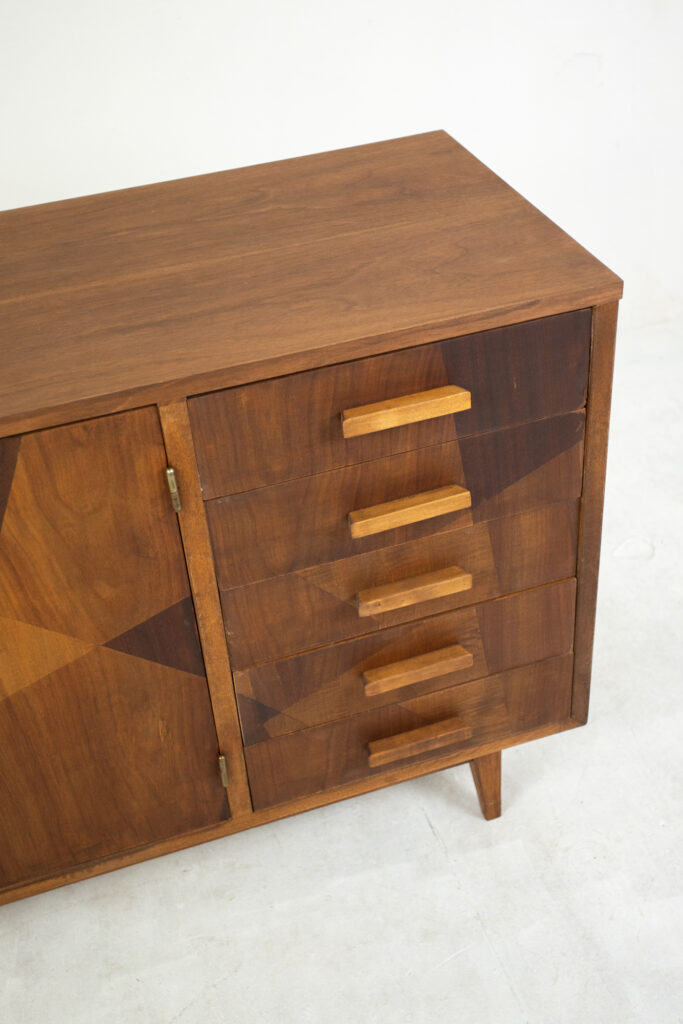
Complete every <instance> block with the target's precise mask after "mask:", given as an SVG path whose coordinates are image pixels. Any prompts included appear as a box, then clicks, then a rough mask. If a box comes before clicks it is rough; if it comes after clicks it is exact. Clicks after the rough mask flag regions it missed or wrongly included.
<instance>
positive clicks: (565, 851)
mask: <svg viewBox="0 0 683 1024" xmlns="http://www.w3.org/2000/svg"><path fill="white" fill-rule="evenodd" d="M682 383H683V337H681V336H680V333H679V336H678V337H677V336H676V334H675V332H674V330H673V328H666V327H659V328H652V329H647V330H639V331H627V330H621V331H620V336H619V351H618V363H617V371H616V381H615V398H614V407H613V432H612V439H611V447H610V460H609V471H608V487H607V504H606V520H605V533H604V540H603V562H602V577H601V589H600V599H599V616H598V624H597V638H596V650H595V662H594V679H593V698H592V713H591V720H590V723H589V726H588V727H587V728H585V729H578V730H575V731H573V732H571V733H565V734H563V735H561V736H557V737H553V738H550V739H546V740H543V741H540V742H538V743H535V744H531V745H529V746H527V747H521V748H518V749H515V750H511V751H509V752H507V753H505V754H504V755H503V772H504V780H503V781H504V792H503V799H504V813H503V817H502V818H501V819H500V820H498V821H495V822H490V823H486V822H484V821H483V819H482V818H481V817H480V815H479V811H478V808H477V806H476V798H475V795H474V788H473V785H472V782H471V779H470V775H469V770H468V769H467V767H459V768H456V769H452V770H450V771H447V772H444V773H441V774H440V775H435V776H432V777H429V778H425V779H422V780H420V781H416V782H410V783H405V784H403V785H401V786H398V787H394V788H393V789H390V790H386V791H383V792H380V793H374V794H371V795H369V796H364V797H360V798H357V799H355V800H352V801H348V802H346V803H343V804H340V805H337V806H334V807H330V808H327V809H323V810H320V811H315V812H312V813H309V814H305V815H301V816H299V817H297V818H294V819H290V820H288V821H283V822H279V823H277V824H274V825H270V826H268V827H266V828H262V829H259V830H255V831H253V832H248V833H243V834H242V835H239V836H234V837H231V838H228V839H225V840H220V841H217V842H214V843H212V844H209V845H206V846H203V847H198V848H196V849H192V850H187V851H184V852H182V853H179V854H176V855H174V856H171V857H166V858H162V859H160V860H156V861H151V862H149V863H146V864H141V865H138V866H136V867H133V868H128V869H126V870H123V871H119V872H115V873H113V874H110V875H105V876H104V877H102V878H96V879H92V880H90V881H87V882H82V883H80V884H78V885H75V886H71V887H68V888H66V889H61V890H58V891H56V892H52V893H48V894H46V895H43V896H38V897H34V898H33V899H30V900H26V901H24V902H22V903H17V904H13V905H11V906H9V907H5V908H3V909H0V1020H2V1022H3V1024H33V1022H36V1024H100V1022H102V1024H137V1022H141V1024H142V1022H144V1024H225V1022H230V1024H232V1022H235V1024H242V1022H245V1024H246V1022H248V1024H260V1022H264V1024H271V1022H273V1024H280V1022H282V1024H289V1022H293V1024H299V1022H302V1024H304V1022H309V1021H310V1022H315V1024H334V1022H337V1021H338V1022H343V1024H423V1022H424V1024H432V1022H448V1024H450V1022H456V1021H457V1022H464V1024H479V1022H482V1024H488V1022H489V1021H490V1022H495V1024H508V1022H510V1024H517V1022H519V1024H563V1022H570V1024H574V1022H581V1024H584V1022H586V1024H612V1022H614V1024H628V1022H632V1021H638V1022H640V1021H643V1022H647V1024H675V1022H678V1024H680V1022H682V1021H683V888H682V886H681V864H682V860H683V854H682V851H683V813H682V812H683V769H682V756H681V749H682V747H683V743H682V740H681V737H682V736H683V700H682V694H683V671H682V670H681V642H682V641H683V582H682V579H681V566H682V559H681V553H682V552H681V547H682V544H681V534H682V533H683V472H682V469H683V416H682V414H681V412H682V404H681V390H682V389H681V384H682Z"/></svg>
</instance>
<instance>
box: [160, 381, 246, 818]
mask: <svg viewBox="0 0 683 1024" xmlns="http://www.w3.org/2000/svg"><path fill="white" fill-rule="evenodd" d="M159 418H160V420H161V429H162V432H163V435H164V444H165V446H166V455H167V457H168V463H169V466H173V468H174V469H175V472H176V477H177V480H178V486H179V491H180V500H181V504H182V510H181V511H180V512H179V513H178V520H179V524H180V533H181V536H182V540H183V547H184V550H185V559H186V562H187V571H188V575H189V577H190V587H191V590H192V597H193V600H194V606H195V614H196V616H197V625H198V627H199V636H200V639H201V644H202V651H203V654H204V666H205V668H206V678H207V681H208V684H209V693H210V695H211V703H212V706H213V713H214V717H215V720H216V733H217V735H218V742H219V744H220V749H221V753H222V754H223V755H224V757H225V760H226V766H227V769H228V778H229V786H228V799H229V802H230V811H231V815H232V817H233V818H240V817H244V816H245V815H249V814H251V813H252V805H251V795H250V793H249V783H248V781H247V773H246V766H245V763H244V756H243V753H242V733H241V729H240V724H239V715H238V711H237V703H236V700H235V691H234V689H233V684H232V672H231V670H230V657H229V654H228V646H227V642H226V639H225V628H224V625H223V616H222V613H221V603H220V597H219V594H218V585H217V583H216V576H215V573H214V568H213V556H212V552H211V539H210V537H209V528H208V525H207V522H206V515H205V513H204V500H203V498H202V491H201V485H200V482H199V473H198V470H197V463H196V459H195V452H194V444H193V441H192V433H191V431H190V420H189V416H188V412H187V403H186V402H185V401H181V402H172V403H170V404H168V405H160V406H159ZM216 771H218V765H217V766H216Z"/></svg>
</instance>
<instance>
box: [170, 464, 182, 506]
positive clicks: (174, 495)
mask: <svg viewBox="0 0 683 1024" xmlns="http://www.w3.org/2000/svg"><path fill="white" fill-rule="evenodd" d="M166 483H167V484H168V490H169V494H170V495H171V507H172V509H173V511H174V512H181V511H182V507H183V506H182V505H181V504H180V491H179V490H178V481H177V480H176V475H175V469H174V468H173V466H169V467H168V468H167V470H166Z"/></svg>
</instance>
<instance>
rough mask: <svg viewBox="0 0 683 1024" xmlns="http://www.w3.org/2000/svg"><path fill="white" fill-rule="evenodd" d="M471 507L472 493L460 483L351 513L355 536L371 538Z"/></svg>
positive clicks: (352, 532)
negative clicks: (371, 536) (460, 485)
mask: <svg viewBox="0 0 683 1024" xmlns="http://www.w3.org/2000/svg"><path fill="white" fill-rule="evenodd" d="M471 504H472V495H471V494H470V492H469V491H468V490H466V489H465V488H464V487H459V486H458V485H457V484H451V485H450V486H449V487H438V488H437V489H436V490H435V491H423V492H422V493H421V494H411V495H409V496H408V497H407V498H398V499H397V500H396V501H385V502H383V503H382V504H381V505H371V506H370V507H369V508H360V509H357V510H356V511H355V512H349V527H350V529H351V536H352V537H369V536H370V534H372V533H382V532H383V531H384V530H394V529H396V527H398V526H408V525H409V524H410V523H420V522H422V520H423V519H434V518H435V516H445V515H446V514H447V513H448V512H457V511H458V510H459V509H461V508H469V507H470V505H471Z"/></svg>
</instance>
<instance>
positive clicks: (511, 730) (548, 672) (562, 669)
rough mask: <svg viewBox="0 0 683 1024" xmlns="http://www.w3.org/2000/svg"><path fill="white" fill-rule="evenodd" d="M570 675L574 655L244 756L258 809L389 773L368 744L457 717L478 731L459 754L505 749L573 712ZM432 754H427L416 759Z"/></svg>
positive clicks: (458, 745) (274, 742)
mask: <svg viewBox="0 0 683 1024" xmlns="http://www.w3.org/2000/svg"><path fill="white" fill-rule="evenodd" d="M571 671H572V669H571V657H568V658H561V659H556V660H553V661H545V662H541V663H536V664H534V665H525V666H524V667H523V668H518V669H515V670H513V671H509V672H504V673H501V674H497V675H493V676H489V677H488V678H486V679H479V680H477V681H475V682H471V683H465V684H463V685H461V686H454V687H450V688H448V689H443V690H439V691H437V692H435V693H430V694H427V695H425V696H422V697H417V698H413V699H409V700H404V701H402V702H401V703H400V704H389V705H386V706H385V707H381V708H376V709H375V710H373V711H368V712H366V713H365V714H361V715H357V716H355V717H353V718H346V719H343V720H342V721H338V722H335V723H333V724H331V725H325V726H320V727H319V728H316V729H306V730H303V731H299V732H295V733H291V734H289V735H284V736H279V737H278V738H276V739H269V740H264V741H263V742H262V743H257V744H256V745H255V746H251V747H248V748H247V750H246V757H247V769H248V772H249V781H250V783H251V787H252V795H253V798H254V807H255V808H256V809H262V808H265V807H272V806H275V805H277V804H282V803H286V802H287V801H290V800H294V799H298V798H300V797H303V796H307V795H311V794H313V793H317V792H325V791H329V790H333V789H335V788H336V787H338V786H343V785H347V784H349V783H351V782H357V781H359V780H361V779H364V778H367V777H368V776H369V775H373V776H374V775H375V774H381V773H382V772H383V771H384V770H385V769H383V768H374V769H373V768H370V766H369V765H368V744H370V743H373V742H374V743H376V742H377V741H379V740H382V739H384V738H386V737H390V736H394V735H395V734H396V733H398V732H402V731H408V730H410V729H412V728H421V727H423V726H425V725H427V726H428V725H431V724H433V723H435V722H436V723H440V722H442V721H443V719H445V718H450V717H458V718H459V719H461V720H462V721H463V722H466V723H467V725H468V726H469V727H471V729H472V735H471V737H470V738H465V737H463V738H462V739H461V740H459V741H458V740H456V741H455V742H454V743H453V744H452V745H451V747H450V750H451V751H452V752H453V754H456V752H457V751H458V750H460V751H463V750H464V749H467V748H469V749H472V748H473V747H474V748H475V749H476V748H477V747H478V746H479V747H481V746H483V745H485V744H496V745H497V746H498V748H500V747H501V746H503V745H505V742H506V741H507V740H508V739H509V738H510V737H512V736H514V735H515V733H519V732H524V731H527V730H529V729H534V728H539V727H544V726H548V725H550V724H551V723H553V722H558V723H559V722H562V721H564V720H566V718H567V715H568V713H569V704H570V700H571ZM482 753H483V752H482ZM434 756H435V752H434V751H426V752H424V753H421V754H416V755H415V756H414V759H413V760H414V763H417V762H418V761H420V760H423V761H424V760H429V759H431V758H433V757H434ZM470 759H471V758H468V760H470Z"/></svg>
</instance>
